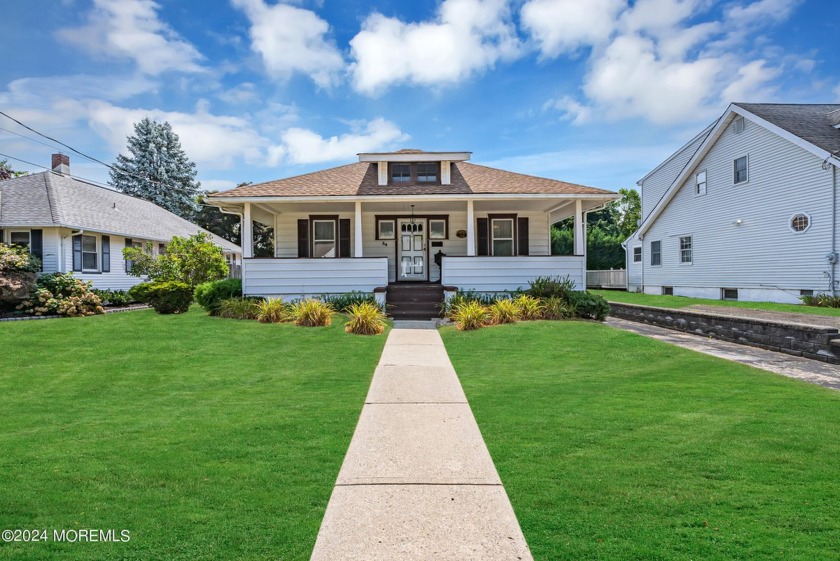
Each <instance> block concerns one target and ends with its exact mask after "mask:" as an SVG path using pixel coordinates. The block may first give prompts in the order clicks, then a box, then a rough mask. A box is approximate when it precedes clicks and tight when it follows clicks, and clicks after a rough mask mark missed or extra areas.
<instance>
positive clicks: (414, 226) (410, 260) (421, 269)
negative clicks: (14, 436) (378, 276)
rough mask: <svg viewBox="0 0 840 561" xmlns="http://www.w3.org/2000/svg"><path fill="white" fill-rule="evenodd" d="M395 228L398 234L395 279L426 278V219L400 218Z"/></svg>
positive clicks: (414, 279) (417, 279)
mask: <svg viewBox="0 0 840 561" xmlns="http://www.w3.org/2000/svg"><path fill="white" fill-rule="evenodd" d="M397 230H398V232H399V236H400V245H399V255H398V259H397V263H398V269H399V270H398V271H397V280H401V281H424V280H426V220H425V219H423V218H415V219H414V222H412V221H411V220H409V219H400V220H399V222H398V224H397Z"/></svg>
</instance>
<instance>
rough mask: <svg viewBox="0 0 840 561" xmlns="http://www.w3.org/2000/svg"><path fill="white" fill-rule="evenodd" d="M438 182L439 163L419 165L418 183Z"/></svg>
mask: <svg viewBox="0 0 840 561" xmlns="http://www.w3.org/2000/svg"><path fill="white" fill-rule="evenodd" d="M437 180H438V165H437V163H421V164H417V183H437Z"/></svg>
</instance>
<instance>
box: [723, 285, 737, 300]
mask: <svg viewBox="0 0 840 561" xmlns="http://www.w3.org/2000/svg"><path fill="white" fill-rule="evenodd" d="M720 299H721V300H737V299H738V289H737V288H721V289H720Z"/></svg>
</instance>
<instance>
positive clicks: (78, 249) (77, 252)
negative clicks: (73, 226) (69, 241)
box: [73, 236, 82, 271]
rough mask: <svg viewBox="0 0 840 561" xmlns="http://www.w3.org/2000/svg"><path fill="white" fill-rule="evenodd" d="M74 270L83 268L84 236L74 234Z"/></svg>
mask: <svg viewBox="0 0 840 561" xmlns="http://www.w3.org/2000/svg"><path fill="white" fill-rule="evenodd" d="M73 270H74V271H81V270H82V236H73Z"/></svg>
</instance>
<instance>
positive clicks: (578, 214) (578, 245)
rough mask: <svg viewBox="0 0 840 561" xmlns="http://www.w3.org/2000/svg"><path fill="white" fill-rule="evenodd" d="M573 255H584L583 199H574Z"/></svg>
mask: <svg viewBox="0 0 840 561" xmlns="http://www.w3.org/2000/svg"><path fill="white" fill-rule="evenodd" d="M575 255H586V235H585V234H584V230H583V201H581V200H580V199H578V200H576V201H575Z"/></svg>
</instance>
